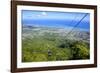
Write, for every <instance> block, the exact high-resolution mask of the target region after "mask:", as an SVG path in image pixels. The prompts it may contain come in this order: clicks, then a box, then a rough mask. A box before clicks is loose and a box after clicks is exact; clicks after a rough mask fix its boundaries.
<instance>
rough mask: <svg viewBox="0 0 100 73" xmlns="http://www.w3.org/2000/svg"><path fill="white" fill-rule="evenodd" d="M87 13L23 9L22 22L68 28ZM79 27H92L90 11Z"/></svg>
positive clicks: (85, 28)
mask: <svg viewBox="0 0 100 73" xmlns="http://www.w3.org/2000/svg"><path fill="white" fill-rule="evenodd" d="M85 15H86V13H78V12H50V11H33V10H22V23H23V25H31V26H38V27H56V28H57V27H58V28H68V27H74V26H75V25H76V24H77V23H78V22H79V21H80V20H81V19H82V18H83V17H84V16H85ZM77 28H79V29H84V30H89V29H90V14H89V13H87V15H86V17H85V18H84V19H83V20H82V21H81V22H80V24H79V25H78V26H77Z"/></svg>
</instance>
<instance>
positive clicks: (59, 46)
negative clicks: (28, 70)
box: [22, 27, 90, 62]
mask: <svg viewBox="0 0 100 73" xmlns="http://www.w3.org/2000/svg"><path fill="white" fill-rule="evenodd" d="M69 31H70V29H60V28H45V27H23V31H22V62H40V61H59V60H62V61H63V60H78V59H89V56H90V54H89V32H86V31H79V30H76V31H73V32H72V33H71V34H68V32H69Z"/></svg>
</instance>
